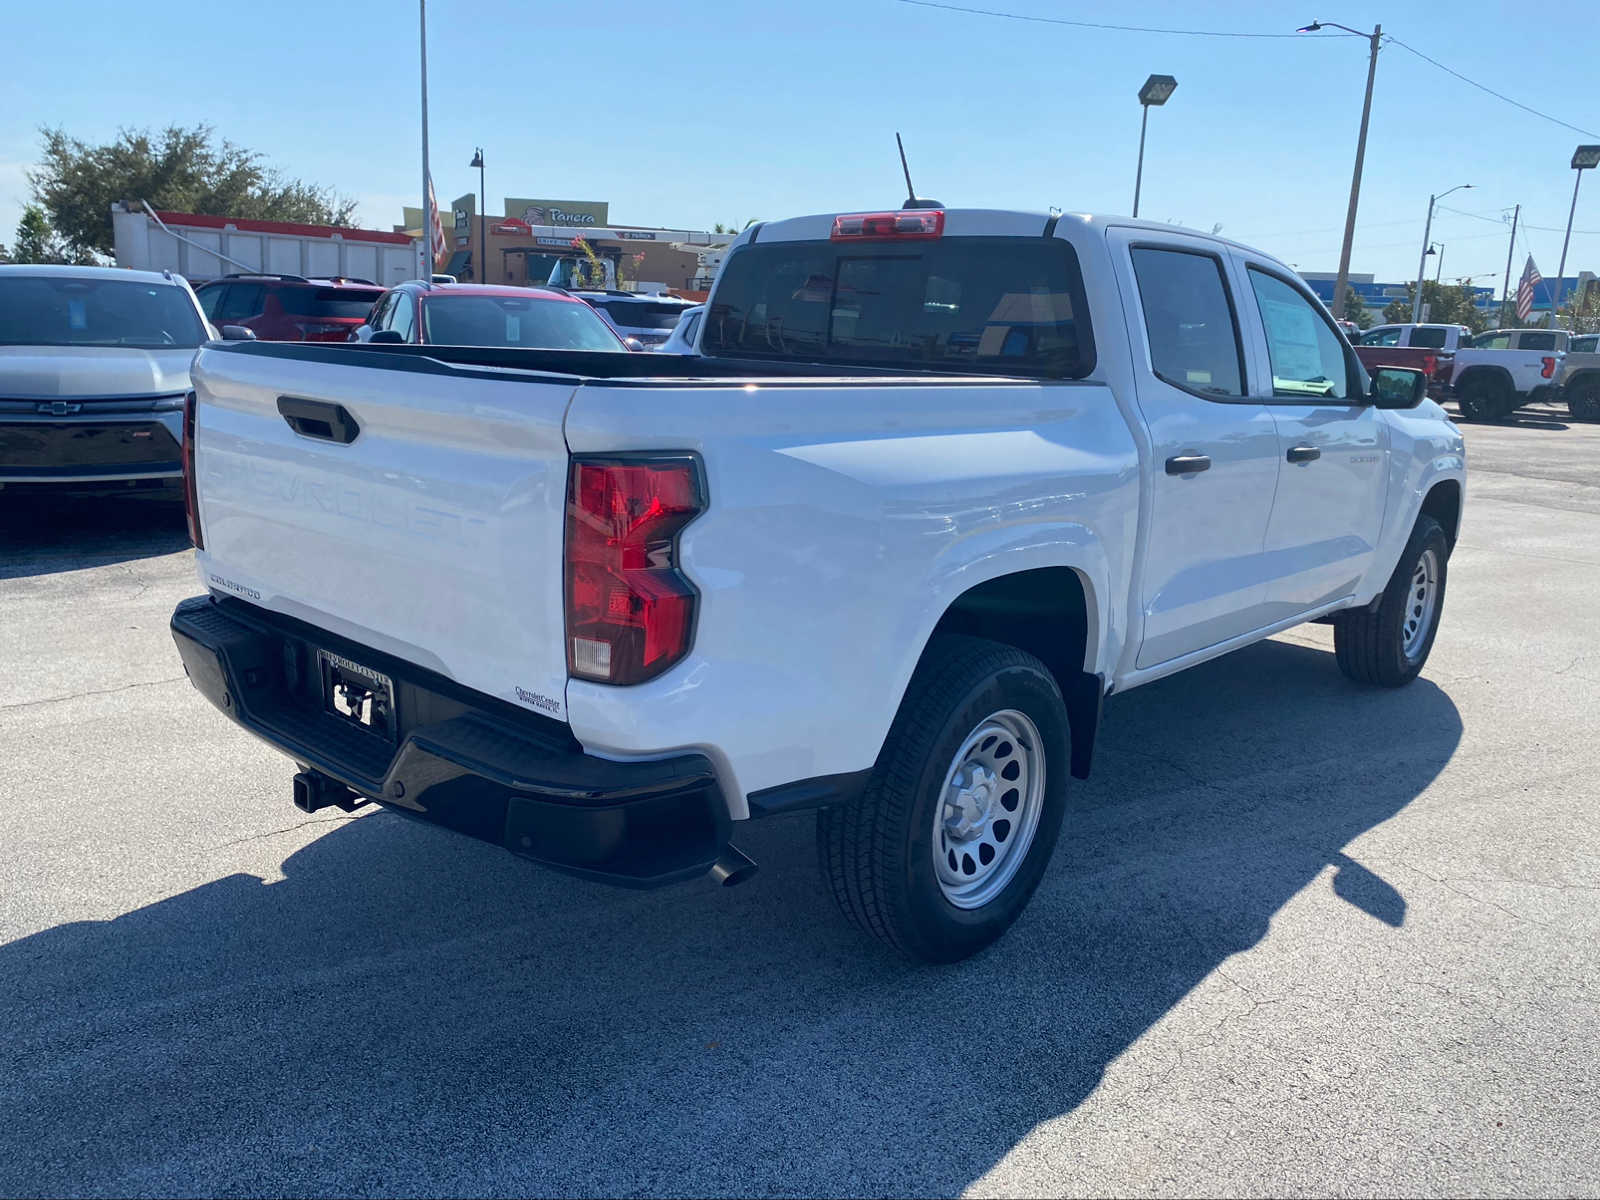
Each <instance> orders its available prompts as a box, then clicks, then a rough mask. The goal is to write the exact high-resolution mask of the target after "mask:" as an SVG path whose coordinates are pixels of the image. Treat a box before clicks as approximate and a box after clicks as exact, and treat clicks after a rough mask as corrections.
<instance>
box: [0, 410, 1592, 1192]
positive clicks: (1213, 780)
mask: <svg viewBox="0 0 1600 1200" xmlns="http://www.w3.org/2000/svg"><path fill="white" fill-rule="evenodd" d="M1467 439H1468V453H1469V471H1470V478H1469V485H1468V486H1469V490H1468V501H1467V512H1466V521H1465V528H1464V531H1463V535H1462V540H1461V543H1460V546H1459V547H1458V549H1457V552H1456V554H1455V556H1454V558H1453V560H1452V562H1451V573H1450V581H1449V592H1448V599H1447V603H1446V609H1445V615H1444V624H1443V628H1442V630H1441V632H1440V635H1439V638H1438V642H1437V644H1436V646H1435V649H1434V654H1433V658H1432V660H1431V661H1430V663H1429V665H1428V668H1427V670H1426V671H1425V673H1424V675H1423V677H1422V678H1421V679H1420V680H1419V681H1417V683H1415V684H1414V685H1413V686H1411V687H1409V688H1406V689H1403V690H1401V691H1399V692H1394V693H1385V692H1372V691H1364V690H1361V689H1359V688H1356V687H1355V686H1353V685H1351V684H1349V683H1347V682H1346V681H1345V680H1344V679H1343V677H1342V676H1341V675H1340V674H1339V672H1338V670H1337V669H1336V667H1335V665H1334V662H1333V655H1332V640H1331V631H1330V630H1329V629H1328V628H1326V627H1324V626H1307V627H1304V628H1302V629H1299V630H1295V631H1292V632H1291V633H1289V634H1287V635H1285V636H1283V637H1280V638H1277V639H1274V640H1273V641H1271V642H1268V643H1265V644H1263V645H1260V646H1257V647H1254V648H1252V649H1249V650H1246V651H1242V652H1240V653H1238V654H1235V655H1232V656H1230V657H1228V658H1225V659H1223V660H1220V661H1217V662H1214V663H1212V664H1210V665H1208V666H1205V667H1202V668H1199V669H1197V670H1194V671H1191V672H1188V673H1186V674H1183V675H1181V676H1177V677H1174V678H1172V679H1168V680H1166V681H1163V682H1161V683H1158V684H1154V685H1151V686H1149V687H1147V688H1144V689H1141V690H1138V691H1136V692H1132V693H1129V694H1128V695H1126V696H1123V697H1119V698H1117V699H1115V700H1114V701H1113V702H1112V703H1111V704H1110V705H1109V706H1108V712H1107V726H1106V729H1105V732H1104V735H1103V737H1102V740H1101V743H1100V746H1099V749H1098V751H1097V754H1096V763H1095V778H1094V779H1093V780H1092V781H1090V782H1089V783H1087V784H1082V785H1078V786H1077V787H1076V791H1075V793H1074V802H1073V805H1074V806H1073V811H1072V813H1071V815H1070V816H1069V818H1068V821H1069V823H1068V825H1067V827H1066V828H1065V829H1064V830H1063V834H1062V842H1061V845H1060V848H1059V849H1058V851H1057V854H1056V859H1055V861H1054V863H1053V865H1052V867H1051V869H1050V871H1049V873H1048V874H1047V876H1046V878H1045V881H1044V884H1043V885H1042V887H1041V889H1040V891H1039V893H1038V895H1037V897H1036V898H1035V900H1034V903H1033V905H1032V907H1031V908H1030V909H1029V911H1028V912H1027V913H1026V914H1025V915H1024V917H1023V919H1022V921H1021V922H1020V923H1019V924H1018V926H1017V927H1016V928H1015V929H1014V930H1013V931H1012V933H1011V934H1010V936H1008V937H1007V938H1006V939H1005V940H1004V941H1003V942H1002V943H1001V944H1000V945H999V946H997V947H996V948H995V949H993V950H992V951H990V952H989V953H987V954H985V955H982V956H980V957H979V958H977V959H975V960H973V961H970V962H968V963H965V964H962V965H960V966H956V967H953V968H942V969H939V968H921V967H910V966H906V965H904V964H902V963H900V962H898V961H895V960H893V959H891V958H889V957H887V956H886V955H885V953H884V952H883V951H881V950H880V949H879V947H878V946H877V945H876V944H875V943H873V942H870V941H868V940H867V939H865V938H864V937H862V936H860V935H858V934H857V933H855V932H854V931H853V930H852V929H851V928H849V927H848V926H847V925H846V924H845V922H844V920H843V918H841V917H839V916H838V915H837V914H836V913H835V911H834V909H833V907H832V905H831V902H830V901H829V899H828V897H827V896H826V894H825V892H824V888H823V885H822V883H821V880H820V878H819V877H818V874H817V870H816V862H815V855H814V851H813V846H812V840H811V825H810V822H809V821H808V820H806V819H805V818H804V817H794V818H787V819H783V820H779V821H774V822H771V823H768V824H765V825H762V826H759V827H756V828H753V829H751V830H750V832H749V833H748V834H746V835H745V836H743V837H742V838H741V839H740V842H741V845H742V846H743V848H744V849H745V850H746V851H747V852H748V853H750V854H751V855H752V856H753V857H754V858H756V859H757V860H758V861H759V862H760V863H761V866H762V870H761V872H760V873H759V874H758V875H757V876H756V878H755V879H754V880H753V881H752V882H750V883H748V884H746V885H744V886H742V887H739V888H736V889H732V890H721V889H718V888H716V887H714V886H713V885H712V884H710V883H709V882H704V883H697V884H691V885H687V886H684V887H680V888H677V889H674V890H669V891H662V892H655V893H646V894H637V893H630V892H624V891H615V890H611V889H608V888H604V887H601V886H598V885H591V884H586V883H581V882H574V881H572V880H569V879H566V878H562V877H559V876H556V875H552V874H548V873H544V872H541V871H539V870H537V869H535V868H532V867H529V866H527V865H525V864H523V863H521V862H519V861H517V860H514V859H512V858H511V857H510V856H509V855H506V854H504V853H503V852H500V851H497V850H495V849H492V848H490V847H488V846H484V845H480V844H477V843H473V842H469V841H466V840H463V839H456V838H453V837H452V836H450V835H448V834H445V833H443V832H440V831H436V830H433V829H428V828H422V827H417V826H414V825H412V824H410V823H407V822H405V821H403V820H402V819H400V818H398V817H395V816H393V815H390V814H387V813H383V812H373V811H371V810H370V809H369V810H363V812H362V813H359V814H357V815H355V816H353V817H344V816H334V817H331V818H330V817H329V816H328V815H327V814H326V813H320V814H318V815H317V816H315V817H307V816H305V815H304V814H302V813H300V812H299V811H298V810H296V809H295V808H293V807H292V805H291V804H290V800H289V778H290V775H291V773H292V767H291V766H290V764H289V763H288V762H287V761H286V760H284V759H283V758H281V757H280V756H279V755H278V754H277V753H276V752H274V751H271V750H269V749H267V748H266V747H264V746H262V745H259V744H256V743H254V742H253V741H251V740H250V739H248V738H247V737H246V736H245V735H244V734H242V733H240V732H238V731H237V730H236V729H235V728H234V727H233V726H231V725H230V724H229V723H228V722H227V721H226V720H224V719H223V718H222V717H221V716H220V715H219V714H218V713H216V712H215V711H213V710H212V709H211V708H210V707H209V706H207V705H206V704H205V703H204V702H202V701H201V700H200V698H199V697H198V695H197V694H196V693H195V692H194V691H193V690H192V689H191V688H190V686H189V685H188V683H187V682H186V681H185V679H184V677H183V672H182V668H181V667H180V666H179V663H178V660H177V657H176V655H175V653H174V651H173V648H172V644H171V641H170V638H169V636H168V634H167V631H166V622H167V618H168V616H169V614H170V613H171V610H172V608H173V606H174V605H175V604H176V603H177V601H178V600H180V599H182V598H183V597H185V596H188V595H192V594H195V593H197V592H198V591H199V590H200V588H199V585H198V583H197V581H196V579H195V576H194V570H193V564H192V562H191V556H190V554H189V553H188V550H187V540H186V538H185V535H184V531H183V516H182V512H181V509H175V508H173V507H172V506H171V505H166V504H153V503H144V502H135V501H129V500H117V501H97V502H83V503H46V502H42V501H37V500H28V499H19V498H17V497H15V496H8V495H7V494H5V493H3V492H0V1027H3V1028H4V1030H5V1034H4V1037H3V1038H0V1113H3V1114H4V1119H3V1120H0V1192H3V1193H5V1194H40V1193H46V1194H100V1195H113V1194H114V1195H130V1194H151V1193H183V1194H197V1193H285V1192H287V1193H295V1194H300V1193H329V1192H332V1193H363V1194H373V1193H387V1194H393V1193H400V1194H408V1193H423V1194H464V1193H479V1192H483V1193H529V1192H532V1193H540V1194H574V1193H594V1194H605V1195H638V1194H660V1193H667V1194H691V1195H709V1194H721V1193H746V1192H760V1193H774V1194H784V1195H801V1194H850V1193H881V1194H926V1193H955V1192H961V1191H964V1190H970V1191H972V1192H974V1193H978V1194H986V1195H987V1194H1005V1195H1086V1196H1087V1195H1105V1194H1168V1195H1195V1194H1213V1195H1238V1194H1259V1195H1289V1194H1320V1193H1336V1194H1385V1195H1392V1194H1493V1195H1555V1194H1572V1193H1592V1192H1593V1191H1594V1189H1595V1187H1596V1180H1600V811H1597V810H1600V782H1597V780H1600V740H1597V738H1596V734H1595V730H1596V724H1597V718H1600V425H1579V424H1573V423H1570V422H1569V421H1568V420H1567V419H1566V418H1565V415H1564V410H1561V409H1555V408H1540V409H1533V410H1524V411H1523V412H1521V413H1519V414H1517V417H1516V418H1515V419H1514V420H1513V421H1512V422H1509V423H1507V424H1504V425H1497V426H1490V427H1480V426H1468V427H1467Z"/></svg>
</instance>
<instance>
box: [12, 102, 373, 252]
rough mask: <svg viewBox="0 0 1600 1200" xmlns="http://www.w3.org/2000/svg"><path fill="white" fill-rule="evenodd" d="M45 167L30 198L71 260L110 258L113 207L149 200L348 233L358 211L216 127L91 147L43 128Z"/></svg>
mask: <svg viewBox="0 0 1600 1200" xmlns="http://www.w3.org/2000/svg"><path fill="white" fill-rule="evenodd" d="M40 135H41V137H42V138H43V146H42V154H41V159H42V161H41V163H40V165H39V167H38V169H37V170H35V171H31V172H29V174H28V182H29V183H30V184H31V185H32V186H33V198H34V200H35V202H36V203H38V204H39V205H40V206H42V207H43V209H44V210H45V213H46V214H47V215H48V217H49V219H50V224H51V225H52V226H53V227H54V229H55V232H56V235H57V236H58V237H59V238H60V240H61V243H62V245H63V246H64V247H65V249H66V251H67V252H69V253H71V254H73V255H74V256H83V255H87V254H91V253H98V254H110V253H111V250H112V237H111V205H112V203H113V202H115V201H119V200H122V201H129V202H132V203H137V202H138V201H140V200H146V201H149V203H150V206H151V207H152V208H168V209H176V210H178V211H180V212H195V213H206V214H208V215H211V216H218V217H246V218H254V219H257V220H268V221H305V222H308V223H312V224H318V225H345V224H348V223H349V221H350V219H351V217H352V216H353V215H354V213H355V202H354V201H353V200H347V199H345V198H343V197H341V196H338V195H336V194H334V193H333V192H331V191H329V190H328V189H326V188H323V187H319V186H317V185H315V184H311V183H306V182H305V181H303V180H300V179H290V178H286V177H285V176H283V175H281V174H280V173H279V172H277V171H275V170H273V169H271V168H269V167H268V166H266V164H265V163H264V162H263V161H262V158H261V155H260V154H258V153H256V152H255V151H253V150H245V149H243V148H242V147H239V146H236V145H234V144H233V143H232V142H230V141H228V140H227V139H225V138H223V139H220V140H219V139H218V138H217V137H216V136H215V134H214V132H213V130H212V128H211V126H209V125H196V126H195V127H194V128H192V129H188V128H184V127H183V126H180V125H169V126H167V128H165V129H163V130H161V131H160V132H159V133H154V134H152V133H151V132H150V131H149V130H133V129H124V130H122V131H121V132H120V133H118V135H117V137H116V138H115V140H113V141H110V142H106V143H104V144H102V145H97V146H92V145H89V144H88V143H86V142H81V141H79V140H78V139H77V138H73V137H68V136H67V134H66V132H65V131H63V130H61V129H50V128H45V129H42V130H41V131H40Z"/></svg>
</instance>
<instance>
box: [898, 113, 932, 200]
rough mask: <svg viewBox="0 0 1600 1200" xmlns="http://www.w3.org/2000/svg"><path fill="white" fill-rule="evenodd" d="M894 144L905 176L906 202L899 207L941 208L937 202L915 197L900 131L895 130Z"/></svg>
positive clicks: (915, 193)
mask: <svg viewBox="0 0 1600 1200" xmlns="http://www.w3.org/2000/svg"><path fill="white" fill-rule="evenodd" d="M894 144H895V145H896V146H899V147H900V169H901V170H902V171H904V172H905V176H906V202H905V203H904V204H902V205H901V206H900V207H901V208H902V209H906V208H943V207H944V205H943V204H941V203H940V202H939V201H937V200H924V199H922V198H920V197H919V196H918V195H917V189H916V188H914V187H912V186H911V167H910V166H909V165H908V164H907V163H906V144H905V143H904V142H903V141H901V140H900V131H899V130H896V131H895V135H894Z"/></svg>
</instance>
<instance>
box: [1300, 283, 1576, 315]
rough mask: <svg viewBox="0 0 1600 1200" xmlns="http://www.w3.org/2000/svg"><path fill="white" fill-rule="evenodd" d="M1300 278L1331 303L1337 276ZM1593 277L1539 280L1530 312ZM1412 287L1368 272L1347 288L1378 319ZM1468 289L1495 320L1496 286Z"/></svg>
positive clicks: (1558, 303) (1566, 298)
mask: <svg viewBox="0 0 1600 1200" xmlns="http://www.w3.org/2000/svg"><path fill="white" fill-rule="evenodd" d="M1300 278H1301V279H1304V280H1305V281H1306V283H1307V284H1308V285H1309V286H1310V288H1311V290H1312V291H1313V292H1315V293H1316V294H1317V296H1318V298H1319V299H1320V300H1321V301H1322V302H1323V303H1324V304H1328V305H1331V304H1332V303H1333V285H1334V283H1335V281H1336V280H1337V279H1338V276H1337V275H1336V274H1335V273H1334V272H1332V271H1302V272H1300ZM1595 280H1596V275H1595V273H1594V272H1593V271H1580V272H1579V273H1578V274H1576V275H1565V276H1563V277H1562V278H1560V279H1543V280H1540V281H1539V284H1538V286H1536V287H1535V288H1534V289H1533V311H1534V313H1536V314H1537V313H1546V314H1548V313H1549V312H1550V308H1551V306H1552V304H1553V305H1554V306H1555V307H1557V308H1561V307H1564V306H1565V305H1567V304H1570V303H1571V302H1572V298H1573V297H1574V296H1575V295H1577V294H1578V291H1579V289H1580V288H1587V287H1588V286H1589V285H1590V284H1591V283H1593V282H1594V281H1595ZM1516 286H1517V281H1516V277H1515V276H1513V277H1512V280H1511V290H1512V295H1513V296H1515V294H1516ZM1416 288H1417V281H1416V280H1414V279H1412V280H1408V281H1407V282H1405V283H1377V282H1375V281H1374V277H1373V276H1371V275H1352V276H1350V290H1351V291H1352V292H1354V293H1355V294H1356V295H1358V296H1360V297H1361V302H1362V303H1363V304H1365V305H1366V306H1367V308H1368V310H1370V311H1371V312H1372V314H1373V315H1374V316H1375V317H1379V318H1380V319H1381V314H1382V313H1383V310H1384V309H1385V308H1387V307H1388V306H1389V305H1390V304H1392V303H1393V302H1394V301H1396V300H1399V301H1402V302H1403V303H1405V304H1407V305H1409V304H1410V303H1411V299H1412V296H1413V295H1414V294H1415V292H1416ZM1469 290H1470V291H1471V293H1472V303H1473V305H1474V307H1476V308H1477V310H1478V311H1479V312H1481V313H1483V314H1484V316H1486V317H1488V318H1489V319H1490V320H1491V321H1496V322H1498V321H1499V319H1500V301H1499V300H1498V299H1497V298H1496V292H1497V290H1498V289H1496V288H1493V287H1473V288H1471V289H1469ZM1529 321H1530V323H1532V324H1539V323H1540V322H1539V321H1538V320H1535V319H1534V318H1533V317H1530V318H1529Z"/></svg>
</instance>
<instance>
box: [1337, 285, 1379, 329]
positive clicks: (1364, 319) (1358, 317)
mask: <svg viewBox="0 0 1600 1200" xmlns="http://www.w3.org/2000/svg"><path fill="white" fill-rule="evenodd" d="M1344 319H1345V320H1346V321H1354V322H1355V323H1356V328H1357V329H1371V328H1372V326H1373V324H1374V322H1375V321H1376V318H1375V317H1373V315H1372V310H1371V309H1370V308H1368V307H1367V302H1366V301H1365V300H1363V299H1362V298H1361V296H1360V295H1359V294H1358V293H1357V292H1356V291H1355V290H1354V289H1351V290H1349V291H1346V292H1345V294H1344Z"/></svg>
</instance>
